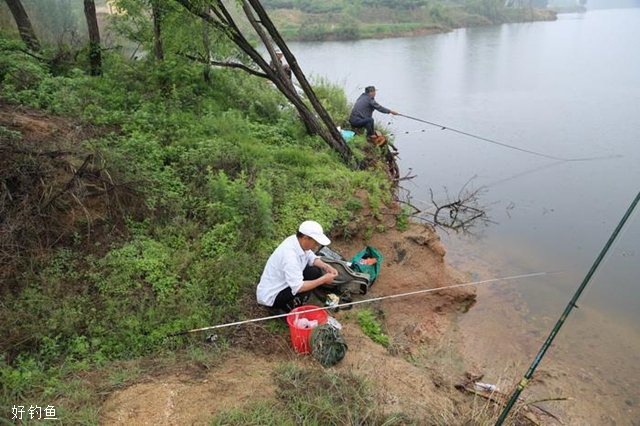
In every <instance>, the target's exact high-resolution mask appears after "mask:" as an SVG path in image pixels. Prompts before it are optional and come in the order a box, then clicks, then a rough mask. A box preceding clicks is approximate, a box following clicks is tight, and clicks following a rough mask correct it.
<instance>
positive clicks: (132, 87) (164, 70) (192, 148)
mask: <svg viewBox="0 0 640 426" xmlns="http://www.w3.org/2000/svg"><path fill="white" fill-rule="evenodd" d="M2 37H3V36H2V35H0V38H2ZM7 40H9V39H7ZM0 41H1V42H0V51H2V52H0V53H2V54H1V55H0V93H2V99H3V101H5V102H12V103H14V104H19V105H24V106H28V107H32V108H38V109H40V110H42V111H43V112H45V113H50V114H57V115H60V116H62V117H68V119H69V120H71V121H73V122H74V123H75V124H74V125H77V126H81V127H84V128H87V129H94V130H95V129H97V130H99V131H98V132H96V133H95V135H94V136H93V137H91V138H90V139H88V140H86V141H83V142H81V143H75V142H74V143H73V144H72V143H67V144H65V143H64V141H63V142H62V146H56V147H55V148H56V149H62V150H70V151H72V152H74V153H77V154H76V156H77V157H78V158H79V159H81V160H82V159H83V158H85V156H86V155H87V154H89V153H91V154H94V156H95V158H99V159H100V160H99V162H97V164H98V165H99V166H100V167H101V168H102V169H101V170H102V171H101V173H103V176H105V178H107V174H108V179H112V180H113V181H114V182H116V183H117V184H119V185H122V186H126V187H127V188H131V192H127V197H129V198H123V199H119V200H112V202H116V201H117V202H118V203H119V204H117V209H116V210H114V211H113V214H105V211H107V210H106V207H105V206H104V205H97V206H96V205H90V204H89V203H87V202H86V201H85V204H86V206H88V208H89V209H93V208H95V209H96V210H95V213H96V216H97V217H99V219H98V220H97V221H96V222H95V223H93V224H92V227H89V226H88V222H87V220H86V216H85V214H79V215H77V216H73V217H71V216H70V217H71V218H72V219H75V221H74V220H68V221H62V219H61V223H62V222H64V226H61V228H60V232H62V235H60V241H61V243H60V244H58V246H57V247H55V248H52V249H51V250H49V251H39V253H40V256H38V257H33V258H29V259H26V260H25V261H24V262H23V263H21V264H18V266H16V268H17V269H16V270H15V271H14V272H15V273H14V274H13V275H12V276H11V277H10V283H9V284H8V285H7V287H3V288H2V289H0V291H2V292H3V293H2V304H1V305H0V318H1V319H2V321H3V324H4V325H5V327H3V328H2V330H0V342H3V343H2V344H1V346H0V349H1V352H2V353H3V356H2V357H1V358H0V383H1V384H2V385H1V388H0V399H2V400H7V401H14V402H15V403H18V402H20V401H29V400H36V399H38V398H41V397H49V396H54V398H57V399H58V400H59V401H60V404H61V406H60V409H61V410H63V411H65V413H66V415H67V416H69V417H67V419H79V418H91V416H92V413H95V411H96V410H97V408H96V405H95V404H98V402H95V401H94V402H93V403H92V402H91V401H88V400H87V397H88V396H87V393H86V392H89V391H87V390H86V389H93V388H92V387H90V386H89V385H86V386H85V385H83V384H82V382H77V381H76V380H77V377H78V374H84V373H86V372H87V371H91V370H95V369H98V370H100V371H105V370H103V369H107V370H108V369H109V366H110V365H113V363H114V362H119V361H121V360H131V359H139V358H143V357H146V356H150V355H151V356H154V355H157V354H164V356H167V355H166V354H167V353H172V352H179V351H185V350H186V351H187V352H188V353H189V354H190V357H191V359H192V360H193V361H194V362H200V363H204V364H209V363H212V362H214V361H212V359H211V358H210V354H209V353H208V352H207V351H208V349H207V350H205V349H203V348H201V346H200V345H201V343H200V342H195V341H194V340H193V339H189V338H175V339H168V338H167V335H168V334H170V333H174V332H178V331H181V330H185V329H190V328H196V327H201V326H203V325H210V324H216V323H221V322H226V321H229V320H232V319H234V318H240V317H241V316H242V308H243V305H242V303H241V300H242V299H243V298H245V297H246V295H251V294H253V292H254V286H255V282H256V280H257V278H258V277H259V275H260V272H261V270H262V267H263V265H264V262H265V261H266V259H267V257H268V256H269V254H270V252H271V251H272V250H273V249H274V248H275V247H276V246H277V244H278V243H279V242H280V241H281V240H282V239H283V238H285V237H286V236H288V235H290V234H292V233H294V232H295V230H296V228H297V226H298V224H299V223H300V222H301V221H303V220H306V219H311V218H313V219H315V220H317V221H319V222H320V223H322V225H323V226H324V227H325V229H327V230H332V229H333V230H338V231H339V230H340V229H342V228H346V227H347V226H348V225H349V224H351V223H352V222H354V221H358V212H359V211H360V210H361V206H360V205H359V202H356V201H354V200H353V193H354V192H356V191H363V192H365V193H368V194H369V202H370V203H371V205H372V206H373V208H374V209H379V208H380V206H381V205H383V204H384V203H387V202H390V201H391V185H390V183H389V182H388V181H387V179H386V177H385V174H384V173H383V172H382V171H381V170H371V171H354V170H352V169H351V168H349V167H347V166H346V165H344V164H343V163H342V162H341V161H340V160H339V157H338V155H337V154H336V153H334V152H333V151H332V150H331V149H330V148H329V147H328V146H327V145H326V144H325V143H324V142H323V141H322V140H321V139H320V138H318V137H312V136H308V135H307V134H306V132H305V130H304V127H303V126H302V125H301V123H300V120H299V119H298V118H297V116H296V114H295V113H294V112H293V111H292V109H291V108H290V107H289V106H287V104H286V103H285V102H284V100H283V97H282V96H281V95H280V94H279V93H278V92H277V91H275V90H274V89H273V87H272V86H271V85H270V84H267V83H265V82H264V81H262V80H260V79H257V78H252V77H248V76H247V75H245V74H241V73H239V72H234V71H230V70H215V71H214V72H213V73H212V82H211V83H207V82H205V81H204V79H203V78H202V74H201V71H202V70H201V67H200V66H199V65H194V64H192V63H189V62H185V61H182V60H180V59H179V58H168V59H167V60H166V61H165V63H163V64H156V63H154V62H153V61H146V60H143V61H136V62H129V61H126V60H124V59H122V58H120V57H118V56H115V55H113V54H109V53H108V52H105V56H104V67H103V72H104V74H103V76H102V77H99V78H92V77H89V76H87V75H85V73H84V72H83V71H82V70H81V69H80V68H78V66H79V65H77V66H74V65H69V66H68V67H67V68H65V69H62V70H57V71H56V72H55V73H54V72H52V70H51V69H49V68H48V67H47V66H46V65H45V64H43V63H41V62H39V61H37V60H35V59H33V58H31V57H29V56H27V55H24V54H21V53H20V52H18V51H16V50H6V51H5V50H2V49H3V46H7V44H11V43H9V42H7V43H5V41H6V40H5V39H4V38H2V39H0ZM317 92H318V94H319V96H320V98H321V100H322V102H323V103H324V104H325V105H326V106H327V108H328V110H329V111H330V112H331V113H332V114H334V115H335V116H336V121H337V122H340V120H344V119H345V118H346V117H345V116H346V114H347V112H348V105H347V104H346V98H345V96H344V93H343V92H342V90H341V89H340V88H338V87H336V86H332V85H331V84H329V83H327V82H322V81H320V82H318V90H317ZM0 133H1V134H2V135H5V136H7V137H8V138H9V137H10V138H11V140H12V141H14V142H15V141H17V142H18V143H19V142H20V139H21V137H22V135H21V134H19V133H18V132H14V131H12V130H9V129H7V128H6V127H1V128H0ZM63 139H64V138H63ZM40 143H41V144H42V149H47V148H48V146H47V143H49V142H48V141H47V140H45V141H41V142H40ZM356 155H359V156H362V155H363V154H362V152H361V151H360V150H359V149H358V148H357V147H356ZM25 158H26V159H25ZM37 158H40V157H37ZM42 158H43V160H42V161H47V160H46V158H45V157H42ZM81 160H80V161H81ZM29 161H32V158H31V157H28V158H27V157H24V158H23V157H16V158H15V163H12V164H13V165H15V167H16V170H19V171H24V170H32V169H29V168H27V166H29V167H31V166H30V165H31V164H32V163H29ZM46 166H47V167H43V168H42V170H44V172H47V173H49V172H50V173H54V171H55V170H57V169H56V168H55V167H60V166H59V165H58V166H56V163H46ZM29 173H30V172H29ZM56 176H57V175H56ZM58 180H59V181H60V182H57V181H56V179H54V178H53V175H52V174H50V175H45V176H44V177H43V181H46V182H52V185H53V184H58V185H59V186H58V187H55V186H53V187H51V188H50V191H51V193H56V192H57V191H61V190H63V189H64V185H65V183H66V181H68V179H66V180H63V179H58ZM18 189H20V188H18ZM347 200H349V201H347ZM70 201H71V204H73V203H75V201H74V200H70ZM16 217H18V216H16ZM16 220H17V219H16ZM89 231H90V232H89ZM9 287H10V288H11V289H12V291H11V292H9V291H7V289H8V288H9ZM250 297H251V296H250ZM5 342H6V343H5ZM214 358H215V357H214ZM62 367H64V368H62ZM142 371H143V370H140V369H136V368H132V369H130V370H128V369H124V370H114V371H111V372H108V374H106V376H105V377H103V378H102V379H101V380H102V381H103V385H104V386H106V387H107V388H108V389H113V388H117V387H120V386H125V385H127V384H128V383H130V381H131V380H135V378H136V377H139V376H140V374H142ZM87 386H89V387H87ZM50 402H51V401H50ZM73 413H75V414H73ZM74 416H77V417H74ZM71 422H73V421H71Z"/></svg>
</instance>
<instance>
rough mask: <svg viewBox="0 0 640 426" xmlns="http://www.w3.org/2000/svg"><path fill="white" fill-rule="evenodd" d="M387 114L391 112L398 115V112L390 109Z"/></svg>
mask: <svg viewBox="0 0 640 426" xmlns="http://www.w3.org/2000/svg"><path fill="white" fill-rule="evenodd" d="M389 114H391V115H398V114H400V113H399V112H398V111H394V110H390V111H389Z"/></svg>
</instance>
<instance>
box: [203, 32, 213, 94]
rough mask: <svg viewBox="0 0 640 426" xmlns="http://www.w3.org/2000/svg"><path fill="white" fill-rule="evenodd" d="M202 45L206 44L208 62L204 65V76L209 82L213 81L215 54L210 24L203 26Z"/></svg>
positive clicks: (205, 50)
mask: <svg viewBox="0 0 640 426" xmlns="http://www.w3.org/2000/svg"><path fill="white" fill-rule="evenodd" d="M202 27H203V28H202V45H203V46H204V52H205V55H206V57H207V63H206V64H205V66H204V70H203V71H202V76H203V77H204V81H206V82H207V83H211V61H212V60H213V55H211V40H210V39H209V25H206V23H205V25H203V26H202Z"/></svg>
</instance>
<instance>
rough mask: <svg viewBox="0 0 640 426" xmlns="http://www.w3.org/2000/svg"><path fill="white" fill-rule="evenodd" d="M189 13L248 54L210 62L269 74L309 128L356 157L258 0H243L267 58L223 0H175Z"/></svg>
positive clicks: (346, 155)
mask: <svg viewBox="0 0 640 426" xmlns="http://www.w3.org/2000/svg"><path fill="white" fill-rule="evenodd" d="M175 1H176V2H177V3H179V4H181V5H182V6H183V7H184V8H185V9H186V10H187V11H188V12H189V13H191V14H193V15H195V16H197V17H199V18H200V19H202V20H203V21H205V22H206V23H207V24H209V25H211V26H212V27H213V28H215V29H216V30H218V31H219V32H220V33H221V34H223V35H224V36H225V37H227V38H228V39H229V40H230V41H231V42H232V43H233V44H235V46H237V47H238V48H239V49H240V50H241V51H242V52H244V54H245V55H246V56H247V58H248V63H244V62H239V61H231V60H210V61H209V63H210V64H211V65H217V66H225V67H232V68H239V69H242V70H244V71H246V72H248V73H250V74H252V75H255V76H259V77H262V78H266V79H268V80H270V81H271V82H273V84H274V85H275V86H276V87H277V88H278V90H279V91H280V92H281V93H282V94H283V95H284V96H285V97H286V98H287V99H288V100H289V102H291V104H292V105H293V106H294V107H295V108H296V110H297V111H298V114H299V115H300V117H301V119H302V121H303V123H304V124H305V126H306V128H307V131H308V132H309V133H311V134H317V135H319V136H320V137H321V138H322V139H323V140H324V141H325V142H326V143H327V144H328V145H329V146H330V147H331V148H332V149H334V150H335V151H337V152H338V153H339V154H340V156H341V157H342V159H343V161H345V162H347V163H349V162H350V161H351V159H352V157H353V153H352V151H351V148H349V146H348V145H347V144H346V142H345V141H344V139H343V138H342V136H341V134H340V132H339V131H338V129H337V128H336V126H335V123H334V122H333V119H332V118H331V116H330V115H329V113H328V112H327V110H326V109H325V108H324V106H323V105H322V103H321V102H320V100H319V99H318V97H317V96H316V94H315V92H314V91H313V88H312V87H311V84H309V82H308V81H307V79H306V76H305V75H304V73H303V72H302V69H301V68H300V66H299V65H298V62H297V60H296V58H295V56H294V55H293V53H292V52H291V51H290V50H289V48H288V46H287V44H286V43H285V41H284V39H283V38H282V37H281V35H280V33H279V32H278V30H277V28H276V27H275V25H274V24H273V22H272V21H271V19H270V17H269V15H268V14H267V13H266V11H265V10H264V8H263V7H262V5H261V4H260V2H259V1H258V0H240V1H239V3H240V5H241V8H242V11H243V12H244V16H245V17H246V18H247V20H248V21H249V23H250V24H251V26H252V27H253V29H254V30H255V32H256V34H257V36H258V38H259V40H260V42H261V43H262V45H263V46H264V47H265V49H266V50H267V52H268V53H269V56H270V58H271V61H270V63H271V64H274V65H273V66H271V65H270V63H269V62H267V61H266V60H265V59H264V58H263V57H262V55H261V54H260V53H259V52H258V50H257V49H256V48H255V47H254V46H253V45H252V44H251V42H250V41H249V39H248V37H247V36H245V34H244V33H243V32H242V31H241V30H240V27H239V26H238V24H237V23H236V21H235V20H234V18H233V17H232V14H231V13H230V10H229V9H228V7H227V6H226V5H225V4H224V2H223V1H222V0H210V1H202V0H175ZM276 48H277V49H279V50H280V51H281V52H282V53H283V55H284V57H285V59H286V60H287V63H288V64H289V66H290V68H291V71H292V72H293V75H295V77H296V79H297V80H298V82H299V83H300V86H301V88H302V91H303V93H304V95H305V96H306V98H307V100H308V101H309V103H310V105H311V107H309V106H308V105H307V104H306V103H305V101H304V100H303V98H302V96H301V95H300V94H298V92H297V91H296V89H295V87H294V85H293V83H292V81H291V79H289V77H288V76H287V74H286V73H285V70H284V68H283V66H282V64H281V63H280V61H278V60H277V58H276Z"/></svg>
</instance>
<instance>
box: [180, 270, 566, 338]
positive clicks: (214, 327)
mask: <svg viewBox="0 0 640 426" xmlns="http://www.w3.org/2000/svg"><path fill="white" fill-rule="evenodd" d="M559 273H561V272H559V271H555V272H534V273H531V274H522V275H512V276H509V277H503V278H491V279H487V280H482V281H473V282H468V283H462V284H454V285H451V286H448V287H437V288H428V289H422V290H416V291H410V292H408V293H399V294H391V295H388V296H380V297H373V298H371V299H365V300H358V301H355V302H349V303H341V304H339V305H334V306H324V307H320V306H319V307H317V308H315V309H309V310H305V313H308V312H316V311H324V310H327V309H336V308H343V307H345V306H354V305H359V304H361V303H371V302H378V301H380V300H386V299H395V298H398V297H406V296H414V295H416V294H423V293H431V292H434V291H440V290H449V289H453V288H460V287H468V286H472V285H479V284H488V283H492V282H497V281H508V280H516V279H520V278H532V277H540V276H543V275H552V274H559ZM291 315H297V313H296V312H289V313H286V314H279V315H271V316H268V317H262V318H252V319H248V320H244V321H236V322H230V323H226V324H218V325H212V326H210V327H202V328H194V329H193V330H187V331H181V332H179V333H173V334H169V336H168V337H173V336H181V335H184V334H190V333H196V332H198V331H207V330H216V329H219V328H225V327H233V326H236V325H242V324H248V323H252V322H259V321H267V320H270V319H276V318H284V317H288V316H291Z"/></svg>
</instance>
